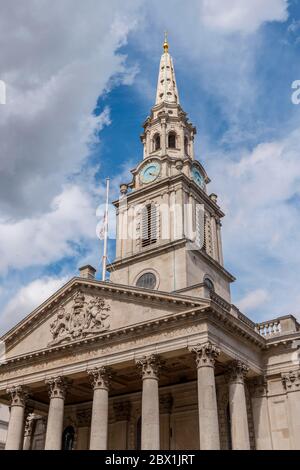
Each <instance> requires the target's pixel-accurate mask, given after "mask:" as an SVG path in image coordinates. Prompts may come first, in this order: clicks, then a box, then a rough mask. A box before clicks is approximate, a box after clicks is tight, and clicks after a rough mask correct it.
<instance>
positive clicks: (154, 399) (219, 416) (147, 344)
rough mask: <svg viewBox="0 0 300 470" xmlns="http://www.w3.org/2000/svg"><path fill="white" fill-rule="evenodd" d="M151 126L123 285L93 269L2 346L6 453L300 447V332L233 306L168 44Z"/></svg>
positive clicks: (119, 255)
mask: <svg viewBox="0 0 300 470" xmlns="http://www.w3.org/2000/svg"><path fill="white" fill-rule="evenodd" d="M143 129H144V131H143V134H142V135H141V141H142V145H143V158H142V160H141V162H140V163H139V164H138V165H137V167H136V168H135V169H133V170H132V179H131V181H130V182H129V183H128V184H127V183H126V184H125V183H124V184H122V185H121V187H120V193H121V195H120V199H119V200H118V201H116V202H115V203H114V204H115V206H116V211H117V245H116V259H115V261H114V262H113V263H112V264H110V265H109V266H108V270H109V272H110V280H109V281H105V282H100V281H98V280H96V279H95V269H94V268H93V267H92V266H84V267H82V268H81V269H80V276H78V277H74V278H73V279H71V280H70V281H69V282H68V283H67V284H66V285H64V286H63V287H62V288H61V289H59V290H58V291H57V292H56V293H55V294H54V295H52V296H51V297H50V298H49V299H48V300H47V301H45V302H44V303H43V304H42V305H40V306H39V307H38V308H37V309H36V310H34V311H33V312H32V313H31V314H30V315H28V316H27V317H26V318H25V319H24V320H22V321H21V322H20V323H19V324H18V325H16V326H15V327H14V328H12V329H11V330H10V331H9V332H8V333H6V334H5V335H4V336H3V337H2V338H1V339H2V341H3V342H4V343H5V348H6V357H5V360H4V361H2V362H1V364H0V402H1V403H2V404H7V405H9V406H10V417H9V426H8V432H7V440H6V449H24V450H28V449H69V450H71V449H72V450H73V449H74V450H80V449H117V450H122V449H132V450H134V449H165V450H169V449H171V450H172V449H201V450H207V449H245V450H246V449H256V450H260V449H274V450H275V449H300V366H299V344H300V343H299V340H300V325H299V323H298V322H297V320H296V319H295V318H294V317H293V316H291V315H287V316H283V317H280V318H276V319H274V320H271V321H268V322H264V323H260V324H255V323H254V322H253V321H251V320H250V319H249V318H248V317H246V316H245V315H244V314H243V313H242V312H240V311H239V310H238V309H237V308H236V307H235V306H234V305H232V303H231V296H230V284H231V283H232V282H233V281H234V280H235V279H234V277H233V276H232V275H231V274H230V273H229V272H228V271H227V270H226V269H225V267H224V264H223V255H222V243H221V219H222V217H223V216H224V214H223V212H222V210H221V208H220V207H219V205H218V200H217V196H216V195H215V194H210V195H209V194H208V192H207V185H208V183H209V181H210V180H209V177H208V175H207V174H206V172H205V169H204V168H203V166H202V165H201V163H200V162H199V161H198V160H196V159H195V155H194V136H195V134H196V128H195V127H194V126H193V125H192V124H191V123H190V122H189V120H188V117H187V115H186V113H185V112H184V111H183V109H182V108H181V106H180V103H179V94H178V89H177V85H176V79H175V72H174V65H173V61H172V58H171V56H170V54H169V48H168V43H167V41H165V43H164V51H163V54H162V57H161V61H160V66H159V77H158V86H157V95H156V101H155V105H154V107H153V108H152V110H151V114H150V116H149V117H148V118H147V120H146V121H145V123H144V125H143Z"/></svg>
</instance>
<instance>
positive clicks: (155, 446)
mask: <svg viewBox="0 0 300 470" xmlns="http://www.w3.org/2000/svg"><path fill="white" fill-rule="evenodd" d="M137 364H138V366H139V367H140V368H141V369H142V379H143V391H142V439H141V443H142V449H143V450H159V448H160V433H159V393H158V372H159V369H160V366H161V362H160V360H159V358H158V356H157V355H155V354H153V355H151V356H148V357H144V358H142V359H141V360H139V361H137Z"/></svg>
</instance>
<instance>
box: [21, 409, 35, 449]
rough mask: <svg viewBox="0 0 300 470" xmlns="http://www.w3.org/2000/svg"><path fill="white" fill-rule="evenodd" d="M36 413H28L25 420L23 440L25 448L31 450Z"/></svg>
mask: <svg viewBox="0 0 300 470" xmlns="http://www.w3.org/2000/svg"><path fill="white" fill-rule="evenodd" d="M35 419H36V418H35V414H34V413H29V414H28V415H27V418H26V421H25V431H24V442H23V450H30V449H31V441H32V432H33V427H34V422H35Z"/></svg>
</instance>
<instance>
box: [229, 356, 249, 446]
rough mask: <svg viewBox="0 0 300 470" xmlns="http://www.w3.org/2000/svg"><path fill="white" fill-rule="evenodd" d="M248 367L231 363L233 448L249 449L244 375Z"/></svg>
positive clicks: (230, 399) (230, 390)
mask: <svg viewBox="0 0 300 470" xmlns="http://www.w3.org/2000/svg"><path fill="white" fill-rule="evenodd" d="M247 372H248V367H247V366H246V365H245V364H243V363H241V362H239V361H238V362H235V363H233V364H232V365H231V376H230V382H229V409H230V421H231V440H232V448H233V450H249V449H250V440H249V427H248V416H247V407H246V396H245V385H244V376H245V375H246V374H247Z"/></svg>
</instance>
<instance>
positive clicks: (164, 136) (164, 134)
mask: <svg viewBox="0 0 300 470" xmlns="http://www.w3.org/2000/svg"><path fill="white" fill-rule="evenodd" d="M161 127H162V135H161V140H162V142H161V150H162V155H163V156H164V155H166V153H167V123H166V119H164V118H163V119H162V120H161Z"/></svg>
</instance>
